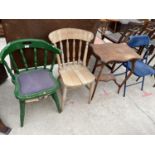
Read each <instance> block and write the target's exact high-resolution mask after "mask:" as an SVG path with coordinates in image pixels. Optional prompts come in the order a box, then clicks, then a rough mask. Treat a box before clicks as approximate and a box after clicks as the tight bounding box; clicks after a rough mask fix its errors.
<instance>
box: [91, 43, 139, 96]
mask: <svg viewBox="0 0 155 155" xmlns="http://www.w3.org/2000/svg"><path fill="white" fill-rule="evenodd" d="M91 47H92V51H93V54H94V55H95V56H96V58H97V59H96V63H95V66H94V69H93V73H95V70H96V68H97V67H98V66H101V67H100V71H99V73H98V75H97V77H96V84H95V88H94V92H93V95H92V98H93V96H94V94H95V91H96V88H97V85H98V82H99V81H110V80H113V81H114V82H115V83H116V84H117V86H118V93H119V91H120V89H121V87H122V86H123V85H124V83H125V82H126V81H127V80H128V79H129V77H130V76H131V75H132V72H133V71H134V64H135V62H136V60H137V59H141V56H140V55H138V54H137V53H136V51H135V50H134V49H133V48H131V47H129V46H128V45H127V44H126V43H120V44H115V43H105V44H91ZM99 60H100V61H101V64H100V65H98V61H99ZM126 61H131V63H132V69H131V71H130V72H129V74H128V75H127V78H125V79H124V80H123V81H122V83H121V84H118V83H117V81H116V79H115V76H114V75H113V74H108V75H105V74H104V75H101V73H102V70H103V68H104V66H105V65H107V64H109V63H114V62H119V63H120V62H126Z"/></svg>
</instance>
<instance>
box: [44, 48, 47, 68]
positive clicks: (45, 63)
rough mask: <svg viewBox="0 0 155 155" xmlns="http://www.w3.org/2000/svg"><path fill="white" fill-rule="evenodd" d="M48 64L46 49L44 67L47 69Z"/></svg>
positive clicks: (45, 51)
mask: <svg viewBox="0 0 155 155" xmlns="http://www.w3.org/2000/svg"><path fill="white" fill-rule="evenodd" d="M46 65H47V50H44V69H46Z"/></svg>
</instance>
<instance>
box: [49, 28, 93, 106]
mask: <svg viewBox="0 0 155 155" xmlns="http://www.w3.org/2000/svg"><path fill="white" fill-rule="evenodd" d="M93 38H94V35H93V33H92V32H89V31H86V30H81V29H76V28H62V29H59V30H56V31H53V32H51V33H50V34H49V39H50V41H51V42H52V43H53V44H54V45H55V46H56V47H59V48H60V49H61V50H62V51H63V53H62V54H61V56H59V55H57V61H58V66H59V69H58V70H59V75H60V76H59V77H60V79H61V81H62V83H63V95H62V107H63V106H64V102H65V99H66V95H67V88H69V87H70V88H72V87H79V86H83V85H85V86H87V88H89V102H88V103H90V101H91V97H92V93H93V90H94V83H95V76H94V75H93V74H92V73H91V72H90V71H89V70H88V68H87V67H86V60H87V53H88V46H89V43H90V41H91V40H92V39H93Z"/></svg>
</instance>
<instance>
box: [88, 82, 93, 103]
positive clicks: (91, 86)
mask: <svg viewBox="0 0 155 155" xmlns="http://www.w3.org/2000/svg"><path fill="white" fill-rule="evenodd" d="M94 88H95V82H92V83H91V84H90V88H89V101H88V103H90V102H91V100H92V95H93V92H94Z"/></svg>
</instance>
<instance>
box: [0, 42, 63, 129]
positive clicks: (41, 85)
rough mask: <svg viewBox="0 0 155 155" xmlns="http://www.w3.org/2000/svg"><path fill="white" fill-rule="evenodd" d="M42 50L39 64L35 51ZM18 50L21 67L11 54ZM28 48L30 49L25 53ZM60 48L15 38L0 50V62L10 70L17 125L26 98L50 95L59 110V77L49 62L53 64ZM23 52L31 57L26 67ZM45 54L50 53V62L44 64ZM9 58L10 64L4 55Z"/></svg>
mask: <svg viewBox="0 0 155 155" xmlns="http://www.w3.org/2000/svg"><path fill="white" fill-rule="evenodd" d="M41 51H42V52H43V64H42V65H39V64H40V62H39V59H38V57H39V52H41ZM17 52H18V54H20V57H21V62H22V63H23V66H24V68H23V69H19V67H18V65H17V61H15V58H14V54H17ZM28 52H31V53H28ZM60 53H61V51H60V50H59V49H57V48H56V47H54V46H53V45H51V44H49V43H48V42H46V41H44V40H40V39H18V40H15V41H12V42H10V43H8V44H7V45H6V47H5V48H4V49H3V50H2V51H1V53H0V63H2V64H4V66H5V67H6V69H7V71H8V72H9V73H10V75H11V78H12V82H13V84H14V85H15V91H14V94H15V96H16V98H17V99H19V103H20V125H21V127H23V125H24V116H25V103H26V102H29V101H30V100H34V99H38V98H40V97H42V96H47V95H51V96H52V98H53V100H54V101H55V103H56V107H57V109H58V112H61V111H62V110H61V104H60V103H59V98H58V95H57V90H58V89H59V88H60V83H59V81H58V80H57V79H56V78H55V77H54V76H53V72H52V71H53V66H54V64H55V58H56V54H60ZM26 54H30V55H32V57H34V59H33V60H34V63H33V64H34V65H33V67H30V66H29V64H28V63H27V62H28V60H27V59H26ZM49 55H51V57H52V58H51V59H52V60H51V64H50V65H48V59H49ZM7 56H9V57H10V59H11V64H12V65H11V68H10V67H9V65H8V64H7V62H6V60H5V58H6V57H7Z"/></svg>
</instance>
